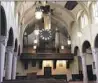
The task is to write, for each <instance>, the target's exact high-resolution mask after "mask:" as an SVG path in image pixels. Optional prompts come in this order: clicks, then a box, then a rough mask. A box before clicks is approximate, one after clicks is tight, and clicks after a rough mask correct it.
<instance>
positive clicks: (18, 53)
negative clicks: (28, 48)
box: [18, 45, 20, 56]
mask: <svg viewBox="0 0 98 83" xmlns="http://www.w3.org/2000/svg"><path fill="white" fill-rule="evenodd" d="M18 56H20V45H19V47H18Z"/></svg>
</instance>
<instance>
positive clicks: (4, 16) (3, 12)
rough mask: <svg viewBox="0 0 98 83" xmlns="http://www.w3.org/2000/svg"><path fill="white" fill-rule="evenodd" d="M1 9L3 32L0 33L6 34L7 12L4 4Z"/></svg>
mask: <svg viewBox="0 0 98 83" xmlns="http://www.w3.org/2000/svg"><path fill="white" fill-rule="evenodd" d="M0 9H1V22H0V24H1V32H0V35H2V36H6V34H7V22H6V14H5V10H4V8H3V6H0Z"/></svg>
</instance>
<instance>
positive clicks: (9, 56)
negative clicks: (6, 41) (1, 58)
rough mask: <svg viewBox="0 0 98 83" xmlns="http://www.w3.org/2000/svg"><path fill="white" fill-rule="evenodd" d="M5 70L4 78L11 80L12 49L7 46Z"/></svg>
mask: <svg viewBox="0 0 98 83" xmlns="http://www.w3.org/2000/svg"><path fill="white" fill-rule="evenodd" d="M6 57H7V58H6V71H5V79H6V80H11V74H12V59H13V50H12V47H8V48H7V55H6Z"/></svg>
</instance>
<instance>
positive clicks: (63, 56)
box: [20, 53, 74, 60]
mask: <svg viewBox="0 0 98 83" xmlns="http://www.w3.org/2000/svg"><path fill="white" fill-rule="evenodd" d="M20 59H22V60H23V59H28V60H30V59H31V60H32V59H35V60H73V59H74V56H73V54H71V53H22V54H21V56H20Z"/></svg>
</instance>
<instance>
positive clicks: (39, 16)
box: [35, 11, 43, 19]
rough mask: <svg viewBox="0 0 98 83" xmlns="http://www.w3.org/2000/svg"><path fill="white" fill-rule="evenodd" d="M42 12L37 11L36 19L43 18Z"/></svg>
mask: <svg viewBox="0 0 98 83" xmlns="http://www.w3.org/2000/svg"><path fill="white" fill-rule="evenodd" d="M42 14H43V13H42V11H36V12H35V18H36V19H41V18H42Z"/></svg>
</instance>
